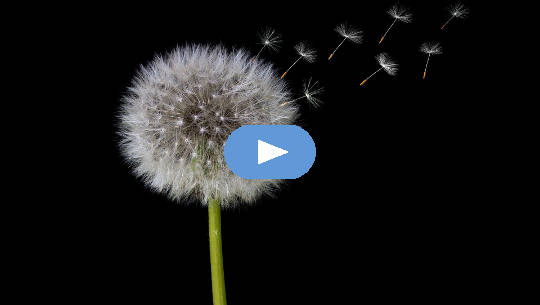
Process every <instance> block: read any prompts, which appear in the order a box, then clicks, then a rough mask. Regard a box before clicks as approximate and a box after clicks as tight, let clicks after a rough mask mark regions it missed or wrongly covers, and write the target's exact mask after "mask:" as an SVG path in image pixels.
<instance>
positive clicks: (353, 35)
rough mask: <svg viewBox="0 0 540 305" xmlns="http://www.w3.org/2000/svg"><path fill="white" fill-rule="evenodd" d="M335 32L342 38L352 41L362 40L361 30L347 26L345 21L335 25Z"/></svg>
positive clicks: (359, 41) (358, 41)
mask: <svg viewBox="0 0 540 305" xmlns="http://www.w3.org/2000/svg"><path fill="white" fill-rule="evenodd" d="M335 30H336V32H338V33H339V35H341V36H342V37H343V38H347V39H348V40H350V41H351V42H353V43H361V42H362V31H360V30H358V29H356V28H354V27H352V26H347V25H346V24H345V23H342V24H340V25H338V26H337V27H336V29H335Z"/></svg>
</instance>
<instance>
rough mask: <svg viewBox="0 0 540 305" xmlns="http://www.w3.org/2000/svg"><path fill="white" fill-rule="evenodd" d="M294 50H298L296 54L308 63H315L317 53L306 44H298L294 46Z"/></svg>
mask: <svg viewBox="0 0 540 305" xmlns="http://www.w3.org/2000/svg"><path fill="white" fill-rule="evenodd" d="M294 49H295V50H296V53H298V55H300V56H302V58H303V59H305V60H306V61H307V62H310V63H311V62H314V61H315V58H316V57H317V52H315V50H313V49H311V48H310V47H309V46H308V44H307V43H305V42H300V43H298V44H297V45H295V46H294Z"/></svg>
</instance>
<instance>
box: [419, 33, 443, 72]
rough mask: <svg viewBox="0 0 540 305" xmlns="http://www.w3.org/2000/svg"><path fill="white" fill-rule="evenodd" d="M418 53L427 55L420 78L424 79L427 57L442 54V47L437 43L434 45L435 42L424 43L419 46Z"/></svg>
mask: <svg viewBox="0 0 540 305" xmlns="http://www.w3.org/2000/svg"><path fill="white" fill-rule="evenodd" d="M420 52H422V53H426V54H427V55H428V57H427V61H426V67H425V68H424V76H423V77H422V78H426V71H427V66H428V63H429V57H430V56H431V54H434V55H436V54H442V47H441V46H440V45H439V43H436V42H431V43H430V42H426V43H423V44H422V46H420Z"/></svg>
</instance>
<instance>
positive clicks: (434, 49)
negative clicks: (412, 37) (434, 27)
mask: <svg viewBox="0 0 540 305" xmlns="http://www.w3.org/2000/svg"><path fill="white" fill-rule="evenodd" d="M420 52H423V53H426V54H442V47H441V45H440V44H439V43H438V42H425V43H423V44H422V46H420Z"/></svg>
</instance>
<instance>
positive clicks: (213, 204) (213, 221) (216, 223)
mask: <svg viewBox="0 0 540 305" xmlns="http://www.w3.org/2000/svg"><path fill="white" fill-rule="evenodd" d="M208 233H209V235H210V267H211V270H212V295H213V296H214V305H226V304H227V300H226V299H225V276H224V273H223V252H222V251H221V205H220V204H219V199H210V200H209V201H208Z"/></svg>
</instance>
